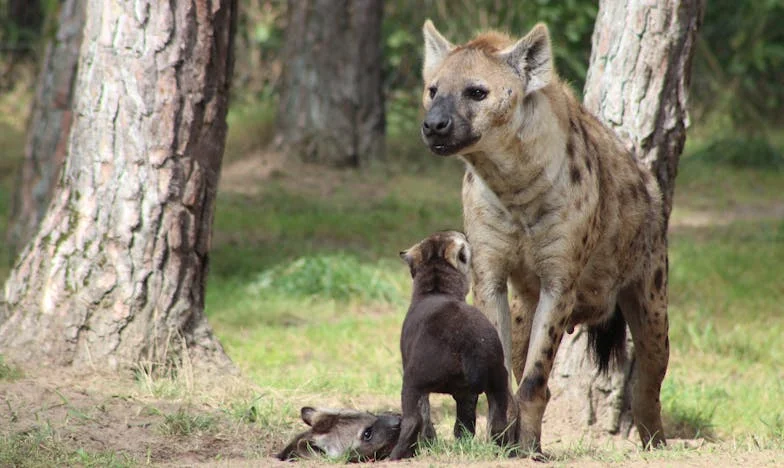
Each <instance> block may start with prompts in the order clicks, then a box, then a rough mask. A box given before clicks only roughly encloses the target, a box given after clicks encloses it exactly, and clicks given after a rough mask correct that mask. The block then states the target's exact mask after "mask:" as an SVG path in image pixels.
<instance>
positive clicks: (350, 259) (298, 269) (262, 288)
mask: <svg viewBox="0 0 784 468" xmlns="http://www.w3.org/2000/svg"><path fill="white" fill-rule="evenodd" d="M388 277H389V272H388V271H387V270H385V269H383V268H380V267H378V266H371V265H368V264H366V263H363V262H360V261H359V260H358V259H357V258H356V257H355V256H352V255H347V254H331V255H317V256H312V257H300V258H298V259H296V260H293V261H291V262H288V263H286V264H280V265H276V266H275V267H272V268H270V269H268V270H265V271H263V272H261V273H260V274H259V275H258V277H257V278H256V280H255V281H253V282H251V283H250V284H249V285H248V293H249V294H250V295H252V296H254V297H258V298H261V297H264V296H265V295H282V296H285V297H296V298H302V299H308V298H318V299H319V300H323V299H333V300H337V301H341V300H342V301H348V300H358V301H368V302H371V301H384V302H393V301H397V300H398V299H399V298H400V291H399V288H398V286H397V284H396V283H395V282H393V281H391V280H390V279H389V278H388Z"/></svg>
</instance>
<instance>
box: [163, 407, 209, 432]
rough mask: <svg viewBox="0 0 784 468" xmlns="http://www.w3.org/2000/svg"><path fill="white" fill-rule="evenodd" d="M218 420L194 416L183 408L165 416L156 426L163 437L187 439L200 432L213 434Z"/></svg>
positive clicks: (205, 415) (207, 416)
mask: <svg viewBox="0 0 784 468" xmlns="http://www.w3.org/2000/svg"><path fill="white" fill-rule="evenodd" d="M217 424H218V419H217V418H216V417H215V416H211V415H208V414H194V413H192V412H190V411H188V410H185V409H184V408H179V409H178V410H177V411H176V412H175V413H170V414H165V415H164V416H163V421H162V422H161V423H160V425H159V426H158V431H159V432H160V433H161V434H163V435H168V436H180V437H187V436H190V435H193V434H195V433H200V432H213V431H215V430H216V429H217Z"/></svg>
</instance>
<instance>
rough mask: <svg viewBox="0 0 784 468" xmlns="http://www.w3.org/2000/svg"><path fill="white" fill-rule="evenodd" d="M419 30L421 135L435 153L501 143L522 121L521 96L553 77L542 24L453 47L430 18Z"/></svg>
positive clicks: (467, 149)
mask: <svg viewBox="0 0 784 468" xmlns="http://www.w3.org/2000/svg"><path fill="white" fill-rule="evenodd" d="M423 32H424V37H425V57H424V67H423V70H422V75H423V78H424V85H425V89H424V95H423V97H422V100H423V103H424V106H425V111H426V115H425V119H424V121H423V122H422V137H423V139H424V140H425V143H426V144H427V145H428V147H429V148H430V150H431V151H432V152H434V153H436V154H439V155H442V156H449V155H454V154H467V153H471V152H476V151H483V150H484V148H490V147H493V148H494V147H497V146H498V145H499V144H503V143H505V142H506V141H508V140H509V137H510V136H511V135H510V131H511V132H514V131H516V130H517V128H519V126H520V125H521V124H522V119H523V115H522V110H521V105H520V104H521V103H522V102H523V99H524V98H525V97H526V96H527V95H529V94H531V93H534V92H536V91H538V90H541V89H542V88H544V87H545V86H547V85H548V84H549V83H550V82H551V81H552V80H553V79H554V78H553V73H554V72H553V57H552V50H551V48H550V35H549V33H548V31H547V26H545V25H544V24H541V23H540V24H537V25H536V26H534V28H533V29H532V30H531V31H530V32H529V33H528V34H527V35H526V36H525V37H523V38H522V39H520V40H517V41H514V40H512V39H510V38H509V37H507V36H506V35H504V34H501V33H497V32H489V33H485V34H481V35H479V36H477V37H476V38H474V39H473V40H472V41H470V42H468V43H466V44H463V45H457V46H456V45H453V44H452V43H451V42H449V41H448V40H447V39H445V38H444V37H443V36H442V35H441V34H440V33H439V32H438V30H436V28H435V26H433V23H432V22H431V21H430V20H427V21H426V22H425V25H424V28H423Z"/></svg>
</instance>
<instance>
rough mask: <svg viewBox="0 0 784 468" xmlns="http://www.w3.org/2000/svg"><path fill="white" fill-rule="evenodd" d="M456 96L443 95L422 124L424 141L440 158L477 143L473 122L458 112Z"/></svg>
mask: <svg viewBox="0 0 784 468" xmlns="http://www.w3.org/2000/svg"><path fill="white" fill-rule="evenodd" d="M455 101H456V100H455V96H453V95H442V96H437V97H436V98H435V99H434V100H433V104H432V105H431V106H430V109H429V110H428V111H427V115H425V120H424V121H423V122H422V139H423V140H424V141H425V144H427V146H428V148H430V151H432V152H433V153H435V154H437V155H440V156H451V155H453V154H455V153H458V152H459V151H460V150H462V149H464V148H467V147H469V146H471V145H473V144H474V143H476V142H477V141H479V138H480V135H476V134H474V132H473V131H472V128H471V122H470V121H469V120H468V119H467V118H465V117H464V116H462V115H460V113H459V112H458V111H457V105H456V102H455Z"/></svg>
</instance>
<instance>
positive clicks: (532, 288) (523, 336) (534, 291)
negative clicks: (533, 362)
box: [509, 268, 539, 384]
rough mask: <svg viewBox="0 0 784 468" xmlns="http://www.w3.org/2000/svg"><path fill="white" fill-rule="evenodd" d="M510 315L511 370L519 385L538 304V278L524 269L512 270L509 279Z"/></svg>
mask: <svg viewBox="0 0 784 468" xmlns="http://www.w3.org/2000/svg"><path fill="white" fill-rule="evenodd" d="M509 286H510V293H511V294H510V303H509V310H510V312H511V315H512V369H513V371H514V378H515V380H516V382H517V383H518V384H519V383H520V380H521V379H522V378H523V370H524V368H525V361H526V357H527V356H528V343H529V340H530V336H531V326H532V324H533V320H534V312H535V311H536V304H537V303H538V302H539V277H538V276H536V275H535V274H534V273H533V272H532V271H530V270H528V269H525V268H518V269H517V270H513V271H512V274H511V276H510V277H509Z"/></svg>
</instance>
